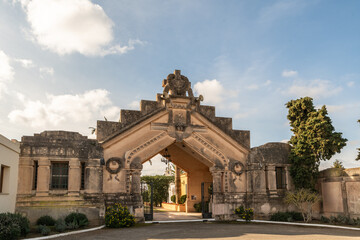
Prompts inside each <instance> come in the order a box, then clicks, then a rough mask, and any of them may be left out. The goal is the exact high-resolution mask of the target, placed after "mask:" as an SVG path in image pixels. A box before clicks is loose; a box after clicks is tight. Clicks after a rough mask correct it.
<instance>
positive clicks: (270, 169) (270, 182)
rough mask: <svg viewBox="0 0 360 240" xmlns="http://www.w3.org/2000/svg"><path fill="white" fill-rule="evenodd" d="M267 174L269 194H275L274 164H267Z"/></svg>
mask: <svg viewBox="0 0 360 240" xmlns="http://www.w3.org/2000/svg"><path fill="white" fill-rule="evenodd" d="M266 169H267V176H268V189H269V192H270V194H276V193H277V189H276V172H275V166H272V165H270V166H267V167H266Z"/></svg>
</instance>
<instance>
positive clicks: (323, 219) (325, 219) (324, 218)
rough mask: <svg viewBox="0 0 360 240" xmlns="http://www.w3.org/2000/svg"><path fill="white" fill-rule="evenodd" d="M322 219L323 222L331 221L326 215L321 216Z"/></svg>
mask: <svg viewBox="0 0 360 240" xmlns="http://www.w3.org/2000/svg"><path fill="white" fill-rule="evenodd" d="M320 221H322V222H323V223H330V219H329V218H327V217H324V216H321V218H320Z"/></svg>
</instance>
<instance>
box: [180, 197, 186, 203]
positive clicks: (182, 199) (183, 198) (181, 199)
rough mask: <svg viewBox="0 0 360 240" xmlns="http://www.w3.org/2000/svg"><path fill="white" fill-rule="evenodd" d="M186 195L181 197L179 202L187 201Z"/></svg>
mask: <svg viewBox="0 0 360 240" xmlns="http://www.w3.org/2000/svg"><path fill="white" fill-rule="evenodd" d="M186 197H187V196H186V195H182V196H181V197H180V199H179V204H184V203H185V202H186Z"/></svg>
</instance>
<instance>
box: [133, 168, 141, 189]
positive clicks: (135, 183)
mask: <svg viewBox="0 0 360 240" xmlns="http://www.w3.org/2000/svg"><path fill="white" fill-rule="evenodd" d="M131 175H132V181H131V193H132V194H140V193H141V189H140V182H141V178H140V175H141V169H133V170H131Z"/></svg>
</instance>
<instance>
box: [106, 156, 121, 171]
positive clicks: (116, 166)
mask: <svg viewBox="0 0 360 240" xmlns="http://www.w3.org/2000/svg"><path fill="white" fill-rule="evenodd" d="M121 168H122V161H121V159H120V158H110V159H109V160H107V162H106V170H107V171H108V172H109V173H110V174H117V173H119V172H120V170H121Z"/></svg>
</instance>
